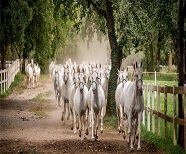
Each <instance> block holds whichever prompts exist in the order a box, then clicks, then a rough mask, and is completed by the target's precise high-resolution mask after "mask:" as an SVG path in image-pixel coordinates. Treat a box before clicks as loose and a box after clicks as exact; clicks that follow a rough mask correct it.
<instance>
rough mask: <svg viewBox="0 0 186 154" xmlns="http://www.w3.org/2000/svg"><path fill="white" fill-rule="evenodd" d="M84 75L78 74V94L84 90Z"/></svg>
mask: <svg viewBox="0 0 186 154" xmlns="http://www.w3.org/2000/svg"><path fill="white" fill-rule="evenodd" d="M85 82H86V80H85V75H84V73H83V72H81V73H80V74H79V89H80V92H81V93H82V92H83V88H84V85H85Z"/></svg>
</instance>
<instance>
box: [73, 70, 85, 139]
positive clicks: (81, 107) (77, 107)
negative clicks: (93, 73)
mask: <svg viewBox="0 0 186 154" xmlns="http://www.w3.org/2000/svg"><path fill="white" fill-rule="evenodd" d="M87 94H88V89H87V87H86V86H85V76H84V69H82V73H80V74H79V80H78V87H77V88H76V92H75V95H74V114H76V115H77V120H78V121H79V137H81V140H83V139H84V138H85V133H84V128H86V135H88V123H87V115H86V114H88V113H87V110H88V104H87ZM74 127H76V117H75V116H74Z"/></svg>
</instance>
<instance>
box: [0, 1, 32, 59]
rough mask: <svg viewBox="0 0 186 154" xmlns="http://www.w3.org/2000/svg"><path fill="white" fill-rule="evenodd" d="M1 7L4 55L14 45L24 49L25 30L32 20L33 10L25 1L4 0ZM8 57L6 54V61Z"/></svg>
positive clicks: (2, 48) (1, 32) (0, 49)
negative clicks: (7, 48)
mask: <svg viewBox="0 0 186 154" xmlns="http://www.w3.org/2000/svg"><path fill="white" fill-rule="evenodd" d="M1 5H2V6H1V7H2V9H1V17H2V18H1V30H0V42H2V44H1V48H0V52H1V53H2V55H3V52H4V53H6V48H5V47H7V46H13V45H14V46H16V48H20V49H23V47H24V42H25V30H26V27H27V26H28V24H29V23H30V21H31V19H32V9H31V8H30V7H29V6H28V4H27V1H25V0H16V1H15V0H2V1H1ZM17 52H20V51H18V50H17ZM6 56H7V55H6V54H5V55H4V57H3V58H5V59H6Z"/></svg>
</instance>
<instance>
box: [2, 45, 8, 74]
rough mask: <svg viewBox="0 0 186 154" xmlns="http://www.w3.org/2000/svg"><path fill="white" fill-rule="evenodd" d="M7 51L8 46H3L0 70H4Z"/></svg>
mask: <svg viewBox="0 0 186 154" xmlns="http://www.w3.org/2000/svg"><path fill="white" fill-rule="evenodd" d="M7 50H8V45H4V46H3V53H2V57H1V68H2V70H4V69H6V53H7Z"/></svg>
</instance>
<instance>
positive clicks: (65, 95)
mask: <svg viewBox="0 0 186 154" xmlns="http://www.w3.org/2000/svg"><path fill="white" fill-rule="evenodd" d="M63 81H64V86H63V88H62V100H63V102H64V108H62V116H61V120H62V121H63V120H64V116H65V115H66V116H67V120H68V119H69V115H70V112H69V92H70V89H71V86H72V85H73V80H72V76H71V75H70V72H69V66H68V65H65V66H64V74H63Z"/></svg>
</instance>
